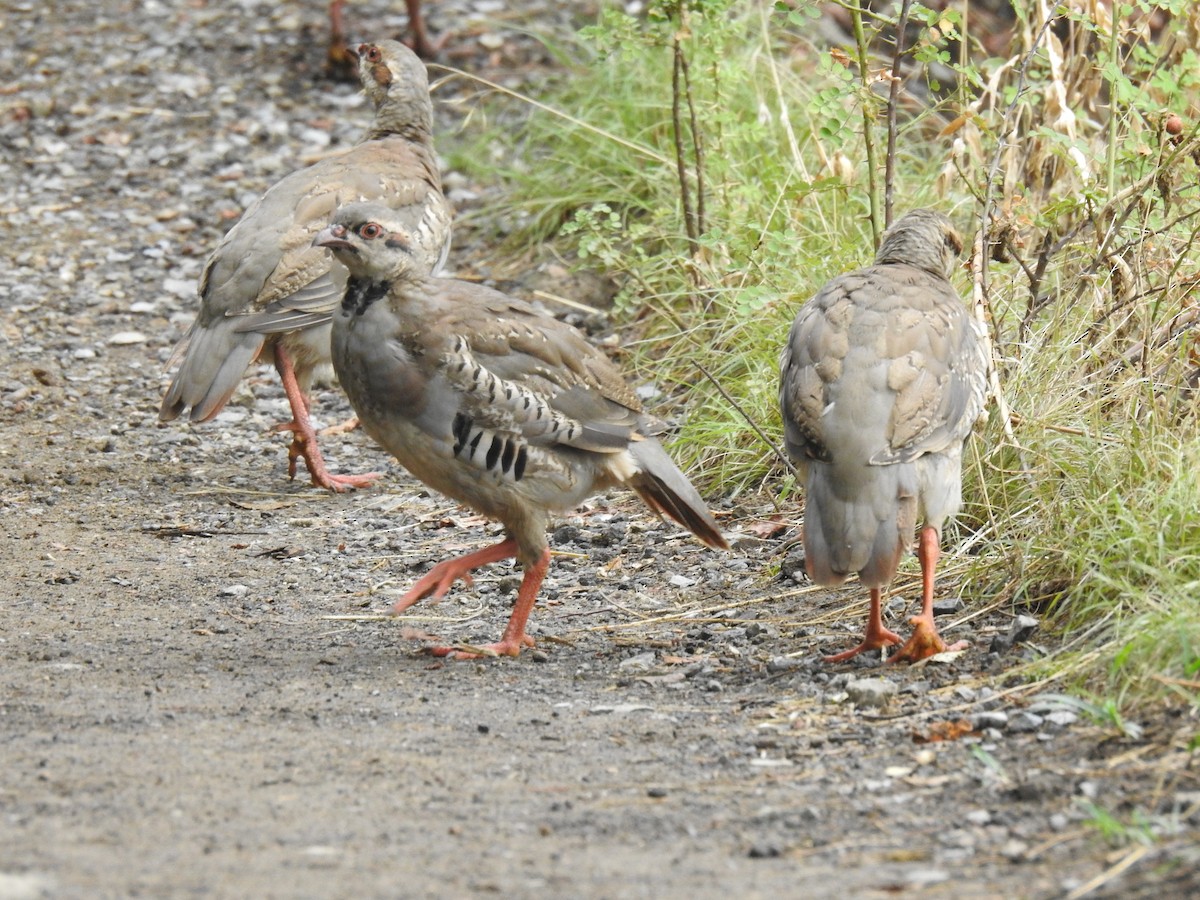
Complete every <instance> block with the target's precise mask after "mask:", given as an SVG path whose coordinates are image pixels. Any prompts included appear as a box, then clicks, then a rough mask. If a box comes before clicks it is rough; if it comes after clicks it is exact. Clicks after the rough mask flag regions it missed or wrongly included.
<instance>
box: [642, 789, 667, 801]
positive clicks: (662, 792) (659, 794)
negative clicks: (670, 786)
mask: <svg viewBox="0 0 1200 900" xmlns="http://www.w3.org/2000/svg"><path fill="white" fill-rule="evenodd" d="M646 796H647V797H653V798H654V799H655V800H661V799H662V798H663V797H665V796H667V789H666V788H661V787H652V788H648V789H647V790H646Z"/></svg>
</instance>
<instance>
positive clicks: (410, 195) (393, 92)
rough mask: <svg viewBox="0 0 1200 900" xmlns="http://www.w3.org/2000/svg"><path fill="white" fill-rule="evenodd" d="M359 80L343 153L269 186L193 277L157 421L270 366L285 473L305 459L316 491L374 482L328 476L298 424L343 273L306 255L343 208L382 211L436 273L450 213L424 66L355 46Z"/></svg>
mask: <svg viewBox="0 0 1200 900" xmlns="http://www.w3.org/2000/svg"><path fill="white" fill-rule="evenodd" d="M358 67H359V77H360V78H361V80H362V83H363V89H364V91H365V92H366V94H367V96H368V97H369V98H370V99H371V100H372V101H373V103H374V105H375V121H374V122H373V123H372V125H371V127H370V128H369V129H368V130H367V133H366V134H365V135H364V136H363V138H362V140H361V141H360V142H359V143H358V144H356V145H355V146H353V147H351V148H349V149H347V150H345V151H344V152H341V153H338V154H335V155H333V156H329V157H327V158H325V159H323V160H322V161H320V162H318V163H316V164H314V165H312V166H309V167H308V168H305V169H301V170H300V171H298V172H294V173H292V174H291V175H289V176H288V177H286V178H284V179H283V180H282V181H279V182H278V183H276V184H275V185H274V186H273V187H272V188H271V189H270V190H268V191H267V192H266V193H265V194H264V195H263V196H262V197H261V198H259V199H258V201H256V202H255V203H254V204H253V205H252V206H251V207H250V208H249V209H247V210H246V212H245V214H244V215H243V216H242V218H241V220H240V221H238V223H237V224H236V225H234V227H233V228H232V229H231V230H230V231H229V232H228V234H226V235H225V238H224V239H223V240H222V241H221V243H220V245H219V246H218V247H217V249H216V250H215V251H214V252H213V254H212V256H210V257H209V259H208V262H207V263H206V265H205V267H204V271H203V273H202V274H201V276H200V299H201V303H200V313H199V315H198V316H197V317H196V321H195V322H194V323H193V324H192V326H191V328H189V329H188V331H187V334H186V335H184V338H183V340H182V341H181V342H180V344H179V347H178V348H177V349H176V351H175V354H174V355H173V357H172V362H174V361H175V360H179V361H180V365H179V371H178V372H176V373H175V376H174V378H172V380H171V383H170V385H169V386H168V387H167V390H166V394H165V396H164V397H163V401H162V406H161V408H160V410H159V418H160V419H162V420H163V421H169V420H171V419H174V418H176V417H178V416H179V415H180V414H181V413H183V412H184V411H185V410H186V409H188V408H189V407H190V408H191V413H190V418H191V420H192V421H193V422H205V421H207V420H209V419H211V418H212V417H213V416H215V415H216V414H217V413H219V412H220V411H221V409H222V407H224V405H225V404H226V402H227V401H228V400H229V397H230V395H231V394H232V393H233V391H234V389H235V388H236V387H237V385H238V382H239V381H240V380H241V378H242V376H243V375H244V374H245V372H246V369H247V368H248V367H249V366H250V364H251V363H252V362H254V361H255V360H256V359H261V360H265V361H273V362H274V364H275V367H276V369H278V371H279V375H280V378H281V379H282V380H283V386H284V390H285V391H286V393H287V397H288V402H289V403H290V405H291V410H292V417H293V418H292V421H291V422H289V423H288V424H286V425H282V426H280V428H281V429H285V430H291V431H292V432H293V433H294V437H293V441H292V444H291V446H290V448H289V450H288V474H289V475H290V476H292V477H294V476H295V473H296V460H297V459H298V458H299V457H301V456H302V457H303V458H304V462H305V465H306V466H307V467H308V471H309V475H310V476H311V478H312V482H313V484H315V485H318V486H321V487H326V488H329V489H331V490H334V491H341V490H346V489H347V488H351V487H361V486H363V485H365V484H368V483H369V482H370V481H371V479H372V478H374V477H376V476H375V475H335V474H332V473H330V472H329V471H328V470H327V469H326V467H325V463H324V460H323V459H322V457H321V452H320V449H319V448H318V446H317V439H316V434H315V432H314V429H313V425H312V422H311V420H310V418H309V411H308V397H307V392H308V389H309V387H310V386H311V384H312V381H313V379H314V377H315V376H316V375H317V374H318V373H319V372H321V371H322V370H326V369H328V368H329V365H330V357H329V330H330V319H331V317H332V313H333V310H334V309H335V308H336V307H337V305H338V303H339V302H340V301H341V297H342V293H343V292H344V290H345V286H346V270H345V269H344V268H343V267H342V266H340V265H336V264H335V263H334V262H333V260H332V259H331V258H330V256H329V254H328V253H326V252H324V251H323V250H321V249H319V248H315V247H313V246H312V239H313V235H315V234H316V233H317V232H318V231H320V230H321V229H322V228H324V227H325V226H326V225H328V224H329V221H330V219H331V218H332V216H333V213H334V211H335V210H336V209H337V208H338V207H339V206H340V205H342V204H345V203H352V202H355V201H358V200H371V201H375V202H379V203H382V204H385V205H386V206H387V207H388V208H389V209H390V210H391V213H392V215H393V216H394V217H395V218H396V219H397V220H398V221H401V222H403V223H404V224H405V225H406V227H407V228H408V229H409V231H410V233H411V234H412V249H413V259H414V265H415V266H416V268H418V269H419V270H421V271H423V272H429V271H431V270H436V269H438V268H439V267H440V266H441V264H442V262H443V261H444V260H445V256H446V252H447V250H448V249H449V242H450V220H451V213H450V207H449V204H448V203H447V201H446V198H445V197H444V196H443V195H442V185H441V177H440V175H439V173H438V166H437V158H436V156H435V154H434V150H433V139H432V136H431V129H432V127H433V110H432V105H431V103H430V99H429V85H428V81H427V77H426V74H425V66H424V64H423V63H422V62H421V61H420V60H419V59H417V57H416V56H415V55H414V54H413V52H412V51H411V50H409V49H408V48H407V47H405V46H404V45H403V44H400V43H397V42H396V41H379V42H378V43H374V44H363V45H361V46H360V47H359V49H358Z"/></svg>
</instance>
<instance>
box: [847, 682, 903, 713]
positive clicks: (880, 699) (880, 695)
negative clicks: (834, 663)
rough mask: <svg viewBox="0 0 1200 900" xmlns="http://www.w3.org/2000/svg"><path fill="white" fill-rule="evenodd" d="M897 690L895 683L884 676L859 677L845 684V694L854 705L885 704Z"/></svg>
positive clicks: (875, 705)
mask: <svg viewBox="0 0 1200 900" xmlns="http://www.w3.org/2000/svg"><path fill="white" fill-rule="evenodd" d="M899 692H900V689H899V688H898V687H897V686H896V684H895V683H894V682H891V681H888V680H887V679H885V678H860V679H858V680H857V681H851V682H850V683H849V684H847V685H846V696H847V697H848V698H849V700H850V702H851V703H853V704H854V705H855V706H868V707H880V706H887V704H888V703H889V702H890V701H891V700H892V698H893V697H895V696H896V695H897V694H898V693H899Z"/></svg>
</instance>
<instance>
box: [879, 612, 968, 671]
mask: <svg viewBox="0 0 1200 900" xmlns="http://www.w3.org/2000/svg"><path fill="white" fill-rule="evenodd" d="M908 621H909V624H910V625H912V626H913V633H912V637H910V638H909V639H908V640H907V641H906V642H905V643H904V646H903V647H901V648H900V649H899V650H897V651H896V652H895V653H893V654H892V655H891V656H890V657H888V664H889V665H890V664H894V663H902V662H906V663H915V662H920V661H921V660H923V659H928V658H929V657H931V656H936V655H937V654H939V653H945V652H946V651H947V650H962V649H964V648H965V647H967V646H968V644H967V642H966V641H958V642H957V643H955V644H952V645H951V646H949V647H947V646H946V642H945V641H943V640H942V638H941V635H939V634H938V632H937V627H936V626H935V625H934V624H933V616H923V615H922V616H913V617H912V618H911V619H909V620H908Z"/></svg>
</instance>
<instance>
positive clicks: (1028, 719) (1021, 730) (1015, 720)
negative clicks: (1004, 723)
mask: <svg viewBox="0 0 1200 900" xmlns="http://www.w3.org/2000/svg"><path fill="white" fill-rule="evenodd" d="M1041 727H1042V717H1041V716H1037V715H1034V714H1033V713H1031V712H1026V711H1025V710H1021V711H1020V712H1016V713H1013V714H1012V716H1010V717H1009V720H1008V731H1009V732H1011V733H1013V734H1027V733H1029V732H1032V731H1037V730H1038V729H1039V728H1041Z"/></svg>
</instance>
